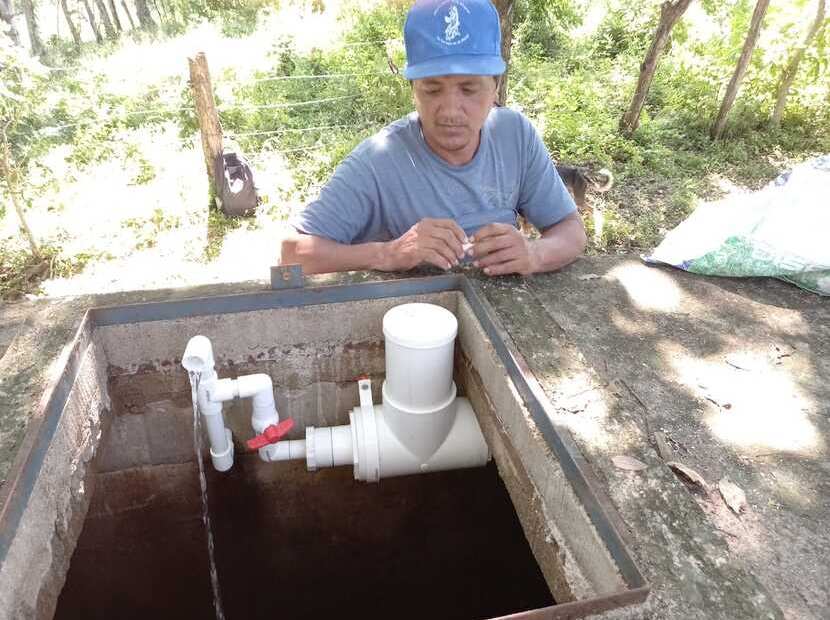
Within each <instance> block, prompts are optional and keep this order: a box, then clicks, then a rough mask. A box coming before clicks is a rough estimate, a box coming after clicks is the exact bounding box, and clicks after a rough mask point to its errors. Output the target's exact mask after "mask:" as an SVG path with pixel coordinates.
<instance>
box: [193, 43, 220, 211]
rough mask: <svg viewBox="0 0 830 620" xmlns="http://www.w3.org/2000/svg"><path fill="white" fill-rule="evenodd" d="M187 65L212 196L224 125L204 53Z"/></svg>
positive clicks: (197, 55) (200, 53)
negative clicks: (221, 122)
mask: <svg viewBox="0 0 830 620" xmlns="http://www.w3.org/2000/svg"><path fill="white" fill-rule="evenodd" d="M187 63H188V65H190V87H191V88H192V89H193V101H194V103H195V104H196V118H197V119H199V131H200V133H201V134H202V149H203V150H204V152H205V166H206V167H207V173H208V178H209V179H210V181H211V195H212V193H213V166H214V162H215V161H216V158H217V157H219V156H220V155H221V154H222V125H221V124H220V123H219V114H218V112H217V111H216V101H215V100H214V98H213V86H211V83H210V72H209V71H208V64H207V58H205V54H204V52H199V53H198V54H196V56H195V57H190V58H188V59H187Z"/></svg>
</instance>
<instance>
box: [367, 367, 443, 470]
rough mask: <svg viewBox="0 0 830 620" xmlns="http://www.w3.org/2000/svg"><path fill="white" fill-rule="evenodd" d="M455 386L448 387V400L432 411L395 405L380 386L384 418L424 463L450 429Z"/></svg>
mask: <svg viewBox="0 0 830 620" xmlns="http://www.w3.org/2000/svg"><path fill="white" fill-rule="evenodd" d="M456 400H457V399H456V397H455V383H454V382H451V383H450V395H449V398H448V399H447V400H446V401H445V402H443V403H441V404H439V405H438V407H437V408H435V409H434V410H431V411H430V410H414V411H413V410H406V409H405V408H403V407H402V406H400V405H399V404H398V403H396V402H395V401H394V400H393V399H392V398H391V397H390V396H389V394H388V392H387V383H386V382H384V383H383V414H384V418H385V419H386V424H387V425H388V426H389V428H390V429H391V430H392V432H394V433H395V435H396V436H397V438H398V440H400V442H401V443H402V444H403V445H405V446H406V447H407V448H408V449H409V451H410V452H412V453H413V454H414V455H415V456H417V457H418V458H420V459H422V460H424V461H426V460H427V459H429V457H431V456H432V455H433V454H434V453H435V451H436V450H437V449H438V447H439V446H440V445H441V444H442V443H444V439H445V438H446V437H447V434H448V433H449V432H450V429H451V428H452V425H453V422H454V421H455V412H456Z"/></svg>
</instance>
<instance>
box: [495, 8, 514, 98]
mask: <svg viewBox="0 0 830 620" xmlns="http://www.w3.org/2000/svg"><path fill="white" fill-rule="evenodd" d="M495 5H496V9H497V10H498V12H499V21H500V22H501V56H502V58H504V62H505V64H506V65H507V68H506V69H505V70H504V75H502V76H501V83H500V84H499V95H498V97H499V99H498V103H499V105H505V103H507V73H508V71H509V70H510V50H511V48H512V46H513V8H514V7H515V5H516V1H515V0H495Z"/></svg>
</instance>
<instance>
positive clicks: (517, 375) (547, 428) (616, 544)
mask: <svg viewBox="0 0 830 620" xmlns="http://www.w3.org/2000/svg"><path fill="white" fill-rule="evenodd" d="M477 288H478V287H477V285H475V284H474V283H473V282H471V281H470V280H469V279H467V278H465V279H464V281H463V283H462V291H463V293H464V296H465V297H466V298H467V301H468V302H469V303H470V306H471V307H472V309H473V312H474V313H475V315H476V318H478V320H479V322H480V323H481V325H482V327H483V328H484V330H485V332H486V333H487V336H488V337H489V338H490V342H491V343H492V344H493V347H494V348H495V350H496V353H497V354H498V355H499V357H500V358H501V360H502V362H503V363H504V365H505V367H506V368H507V372H508V374H509V375H510V378H511V379H512V380H513V382H514V384H515V385H516V388H517V390H518V391H519V393H520V394H521V396H522V398H523V399H524V401H525V404H526V405H527V407H528V409H529V410H530V413H531V416H532V417H533V420H534V421H535V422H536V425H537V426H538V427H539V430H540V431H541V433H542V436H543V437H544V438H545V441H546V442H547V443H548V445H549V446H550V448H551V449H552V450H553V452H554V454H556V456H557V458H558V459H559V462H560V463H561V464H562V469H563V471H564V472H565V475H566V476H567V478H568V480H569V481H570V483H571V485H572V486H573V488H574V492H575V493H576V494H577V497H579V499H580V501H581V502H582V503H583V505H584V506H585V509H586V511H587V512H588V515H589V517H590V518H591V521H593V523H594V526H595V527H596V528H597V532H598V533H599V535H600V537H601V538H602V540H603V541H604V542H605V544H606V546H607V547H608V551H609V553H611V556H612V557H613V558H614V561H615V562H616V563H617V566H618V567H619V569H620V572H621V574H622V576H623V579H624V580H625V582H626V584H628V586H629V587H630V588H634V589H639V588H646V589H648V587H649V585H648V582H647V581H646V580H645V578H644V577H643V574H642V573H641V572H640V569H639V567H638V566H637V564H636V562H635V561H634V558H633V556H632V555H631V553H630V551H629V550H628V548H627V546H626V545H625V542H624V541H623V540H622V537H621V536H620V534H619V533H618V532H617V530H616V528H615V527H614V525H613V523H612V521H611V519H610V518H609V516H608V512H609V511H610V512H613V513H615V514H616V509H615V508H614V507H613V506H606V505H603V503H602V502H601V501H600V500H599V499H598V498H597V495H596V494H595V493H594V491H593V489H592V488H591V485H590V483H589V482H588V480H587V477H586V475H585V473H586V472H584V471H583V469H590V465H589V464H588V463H587V461H585V459H584V458H583V457H582V455H581V454H580V453H579V450H578V448H577V447H576V445H575V444H574V442H573V440H572V439H571V438H570V436H568V437H567V438H566V437H563V435H562V433H561V430H562V429H557V428H556V426H555V425H554V423H553V422H552V421H551V417H550V415H549V409H550V404H549V401H548V399H547V396H546V395H545V393H544V390H543V389H542V387H541V385H539V382H538V381H536V379H535V378H534V377H533V375H532V373H531V371H530V369H529V367H528V365H527V362H526V361H525V359H524V357H522V355H521V354H520V353H519V351H518V349H517V348H516V346H515V344H513V341H512V339H511V338H510V336H509V334H508V333H507V330H506V329H505V328H504V326H503V325H502V324H501V321H500V320H499V319H498V318H497V317H496V315H495V311H494V310H493V309H492V307H491V306H490V303H489V302H488V301H487V300H486V299H485V297H484V295H483V293H481V294H479V291H478V290H477ZM591 477H592V478H594V479H595V476H594V475H593V472H591Z"/></svg>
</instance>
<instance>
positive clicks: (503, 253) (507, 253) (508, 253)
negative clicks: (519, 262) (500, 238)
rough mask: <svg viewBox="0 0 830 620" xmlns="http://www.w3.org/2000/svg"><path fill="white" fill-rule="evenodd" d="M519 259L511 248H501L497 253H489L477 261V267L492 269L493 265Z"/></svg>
mask: <svg viewBox="0 0 830 620" xmlns="http://www.w3.org/2000/svg"><path fill="white" fill-rule="evenodd" d="M517 258H519V257H518V256H517V252H515V251H514V249H513V248H503V249H501V250H499V251H497V252H491V253H490V254H488V255H487V256H485V257H484V258H482V259H479V260H477V261H476V262H477V263H478V266H479V267H492V266H494V265H500V264H502V263H508V262H510V261H513V260H516V259H517Z"/></svg>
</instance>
